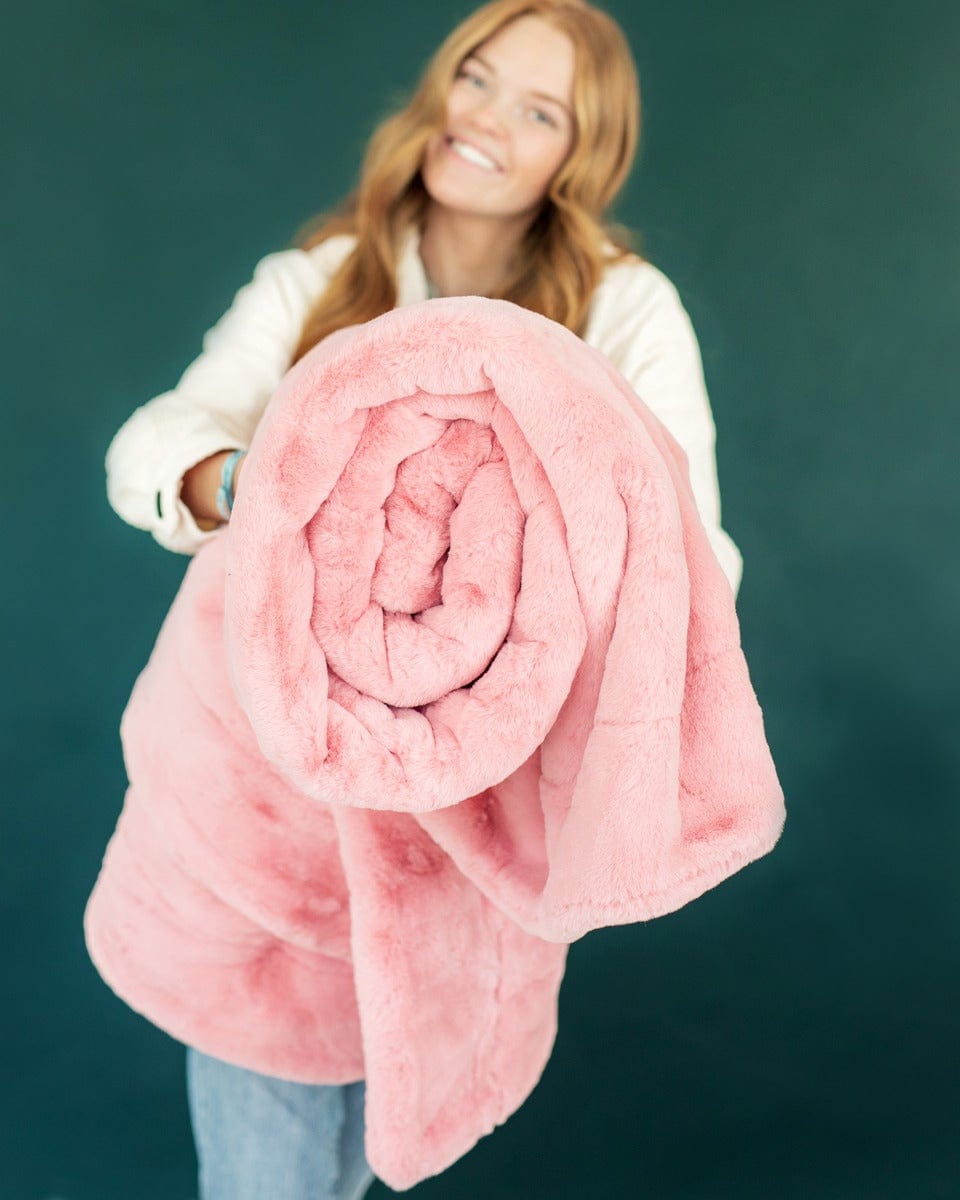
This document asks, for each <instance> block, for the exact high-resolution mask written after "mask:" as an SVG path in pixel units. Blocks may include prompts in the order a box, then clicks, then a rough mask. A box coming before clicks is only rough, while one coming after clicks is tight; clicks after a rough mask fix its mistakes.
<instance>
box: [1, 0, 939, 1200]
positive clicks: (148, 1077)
mask: <svg viewBox="0 0 960 1200" xmlns="http://www.w3.org/2000/svg"><path fill="white" fill-rule="evenodd" d="M471 7H472V5H469V4H464V3H454V4H450V3H448V2H444V3H442V4H441V3H440V2H439V0H408V2H407V3H405V4H404V5H403V6H402V7H398V6H395V5H392V4H385V3H381V4H379V5H377V4H370V5H366V6H364V7H363V8H359V7H357V6H355V5H347V6H339V5H336V6H335V5H320V4H306V3H302V2H300V0H275V2H274V3H273V4H272V5H265V4H262V3H256V4H254V3H249V2H248V0H233V2H232V3H230V4H211V3H197V2H196V0H191V2H189V3H188V2H187V0H169V2H167V3H161V2H159V0H154V2H151V3H126V2H123V3H122V2H121V0H79V2H70V3H68V2H67V0H38V2H37V3H35V4H34V5H33V6H32V7H27V6H22V5H17V6H9V7H8V10H7V11H5V13H4V22H3V25H4V36H3V42H4V43H5V44H4V45H3V47H2V49H0V55H2V63H0V112H2V113H3V119H2V121H0V162H2V164H3V172H4V183H3V186H2V187H0V231H2V233H0V237H2V245H0V283H2V287H0V313H2V322H0V329H2V337H3V346H2V356H3V364H4V384H5V387H4V399H3V414H4V428H5V438H6V446H5V451H6V452H5V453H4V454H3V459H2V462H3V466H2V470H0V515H2V520H0V538H2V553H0V571H2V573H3V586H2V589H0V595H2V618H3V619H2V626H3V640H4V657H3V662H4V682H5V686H4V688H3V690H2V705H3V708H2V714H0V716H2V719H0V747H2V781H3V796H4V800H3V806H2V814H3V815H2V872H0V887H2V903H0V913H2V922H3V925H2V940H0V944H2V946H3V948H4V959H5V961H4V963H3V973H2V978H3V988H2V1005H3V1021H4V1030H5V1034H6V1036H5V1037H4V1048H3V1052H2V1057H0V1062H2V1068H0V1069H2V1072H3V1087H2V1089H0V1106H2V1110H0V1195H2V1196H3V1197H4V1200H51V1198H53V1197H57V1198H59V1200H129V1198H132V1197H137V1200H161V1198H162V1200H189V1198H190V1197H193V1196H195V1195H196V1190H195V1178H194V1174H195V1163H194V1158H193V1144H192V1140H191V1136H190V1130H189V1125H188V1117H187V1109H186V1100H185V1093H184V1084H183V1048H182V1046H181V1045H180V1044H179V1043H177V1042H175V1041H173V1040H172V1039H170V1038H169V1037H167V1035H165V1034H163V1033H161V1032H160V1031H159V1030H157V1029H155V1028H154V1027H153V1026H152V1025H150V1024H149V1023H148V1022H147V1021H146V1020H144V1019H143V1018H142V1017H139V1016H138V1015H136V1014H135V1013H133V1012H132V1011H131V1010H129V1009H128V1008H127V1007H126V1006H125V1005H124V1004H123V1003H122V1002H120V1001H119V1000H117V999H116V997H114V995H113V993H112V992H110V991H109V989H108V988H107V987H106V985H105V984H103V982H102V981H101V980H100V978H99V976H98V975H97V974H96V972H95V970H94V969H93V967H92V965H91V963H90V962H89V960H88V958H87V956H86V952H85V948H84V945H83V940H82V930H81V916H82V911H83V906H84V904H85V902H86V898H87V896H88V894H89V892H90V890H91V888H92V886H93V883H94V880H95V878H96V874H97V871H98V869H99V865H100V859H101V855H102V853H103V849H104V847H105V845H106V842H107V840H108V838H109V836H110V833H111V832H112V829H113V826H114V823H115V821H116V817H117V815H118V813H119V810H120V805H121V803H122V799H123V792H124V788H125V782H126V777H125V774H124V768H123V762H122V757H121V747H120V740H119V720H120V715H121V712H122V710H123V707H124V705H125V703H126V700H127V697H128V696H129V693H130V689H131V687H132V685H133V682H134V679H135V677H136V675H137V674H138V672H139V671H140V670H141V669H142V667H143V665H144V664H145V663H146V660H147V657H148V655H149V652H150V650H151V648H152V646H153V642H154V639H155V637H156V634H157V631H158V629H159V626H160V623H161V621H162V619H163V617H164V615H165V613H166V610H167V608H168V607H169V605H170V602H171V601H172V599H173V596H174V594H175V592H176V590H177V587H178V585H179V582H180V579H181V578H182V575H183V572H184V569H185V567H186V564H187V561H188V560H187V559H186V558H184V557H182V556H179V555H174V554H171V553H169V552H167V551H165V550H163V549H161V548H160V547H159V546H158V545H157V544H156V543H154V542H153V540H152V539H151V538H150V537H149V535H148V534H146V533H142V532H140V531H138V530H135V529H133V528H130V527H128V526H126V525H125V524H124V523H123V522H121V521H120V519H119V518H118V517H117V516H116V515H115V514H114V513H113V512H112V511H111V510H110V509H109V507H108V505H107V502H106V496H105V491H104V476H103V455H104V453H105V451H106V447H107V444H108V442H109V440H110V438H111V436H112V435H113V433H114V432H115V430H116V429H117V428H118V427H119V426H120V424H121V423H122V422H123V421H124V420H125V419H126V417H127V416H128V415H129V414H130V413H131V412H132V411H133V409H134V408H135V407H136V406H137V405H139V404H141V403H143V402H144V401H145V400H147V399H148V398H149V397H151V396H152V395H154V394H156V393H157V392H159V391H162V390H165V389H166V388H168V387H170V386H172V385H173V383H174V382H175V381H176V379H177V378H178V377H179V374H180V372H181V371H182V370H183V368H184V367H185V366H186V364H187V363H188V362H189V361H190V360H191V359H192V358H193V357H194V356H195V355H196V354H197V353H198V351H199V348H200V338H201V335H202V333H203V331H204V330H205V329H207V328H208V327H209V326H210V325H212V324H213V322H214V321H215V320H216V318H217V317H218V316H219V315H220V314H221V312H222V311H223V310H224V309H225V308H226V307H227V305H228V304H229V302H230V301H231V299H232V297H233V294H234V293H235V291H236V290H237V289H238V288H239V287H240V286H241V285H242V284H243V283H245V282H246V281H247V279H248V278H249V277H250V275H251V274H252V269H253V266H254V263H255V262H256V261H257V260H258V259H259V258H260V257H261V256H262V255H264V254H266V253H267V252H269V251H271V250H274V249H278V248H281V247H282V246H283V245H285V244H287V243H288V242H289V240H290V238H291V237H292V236H293V234H294V232H295V230H296V229H297V228H298V227H299V226H300V224H301V223H302V222H303V221H304V220H305V219H306V218H307V217H309V216H310V215H311V214H313V213H315V212H317V211H320V210H322V209H324V208H327V207H329V206H331V205H332V204H333V203H334V202H335V201H336V200H337V199H338V198H339V197H340V196H341V195H342V194H343V193H345V192H346V190H347V189H348V187H349V185H350V184H351V183H352V181H353V179H354V176H355V172H356V170H357V168H358V166H359V161H360V156H361V154H362V151H363V147H364V145H365V143H366V140H367V138H368V137H369V135H370V133H371V131H372V129H373V128H374V126H375V124H376V123H377V122H378V121H379V119H380V118H381V117H382V116H383V115H384V114H385V112H386V110H387V107H388V105H389V104H390V103H391V102H392V101H393V100H394V99H395V98H397V97H399V96H400V95H402V94H403V93H404V92H405V91H406V90H407V89H408V88H410V87H411V86H412V84H413V82H414V80H415V79H416V77H417V75H418V73H419V71H420V69H421V68H422V66H423V65H424V64H425V62H426V59H427V56H428V54H429V53H430V52H431V50H432V49H433V47H434V46H435V45H436V43H437V42H439V40H440V38H441V37H442V36H443V35H444V34H446V32H447V31H448V30H449V29H450V28H451V27H452V26H453V25H454V24H455V23H456V22H457V21H458V20H459V19H460V17H462V16H464V15H465V14H466V13H467V12H468V11H470V8H471ZM607 7H608V11H610V12H611V13H612V14H613V15H614V16H615V17H616V18H617V19H618V20H619V21H620V22H621V24H622V25H623V27H624V29H625V30H626V32H627V34H628V36H629V38H630V41H631V44H632V45H633V47H634V52H635V54H636V58H637V61H638V64H639V67H640V72H641V81H642V87H643V98H644V104H645V121H646V125H645V132H644V142H643V146H642V150H641V154H640V157H639V159H638V163H637V166H636V167H635V170H634V173H633V176H632V179H631V181H630V183H629V185H628V187H627V188H626V190H625V192H624V193H623V195H622V200H621V202H620V203H619V205H618V207H617V210H616V212H615V214H614V215H615V216H616V217H617V218H618V219H620V220H622V221H624V222H626V223H628V224H630V225H631V226H633V227H635V228H636V229H638V230H639V231H640V232H641V233H642V234H643V235H644V239H645V245H646V249H647V253H648V255H649V256H650V257H651V258H652V259H653V261H654V262H655V263H657V265H659V266H660V267H661V268H662V269H663V270H664V271H666V273H667V274H668V275H669V276H670V277H671V278H672V279H673V280H674V282H675V283H676V284H677V286H678V288H679V289H680V293H681V296H682V298H683V300H684V302H685V304H686V306H687V308H688V310H689V312H690V314H691V317H692V318H693V322H694V326H695V328H696V330H697V332H698V335H699V338H700V343H701V349H702V352H703V359H704V367H705V373H706V379H707V385H708V389H709V392H710V396H711V400H712V404H713V408H714V415H715V418H716V422H717V427H718V431H719V434H718V462H719V473H720V482H721V490H722V495H723V516H724V524H725V526H726V528H727V529H728V530H729V531H730V533H731V535H732V536H733V538H734V540H735V541H736V542H737V544H738V545H739V547H740V548H741V550H742V552H743V555H744V559H745V571H744V581H743V586H742V589H741V592H740V597H739V601H738V611H739V614H740V621H741V627H742V636H743V645H744V650H745V652H746V655H747V659H748V662H749V664H750V669H751V677H752V679H753V682H754V686H755V688H756V691H757V695H758V698H759V700H760V703H761V706H762V708H763V711H764V719H765V723H766V730H767V734H768V738H769V741H770V745H771V748H772V750H773V754H774V758H775V760H776V762H777V765H778V770H779V773H780V777H781V782H782V784H783V787H784V790H785V793H786V797H787V804H788V811H789V818H788V823H787V827H786V830H785V832H784V835H783V838H782V839H781V842H780V844H779V845H778V847H777V848H776V850H775V851H774V852H773V853H772V854H771V855H769V856H768V857H767V858H765V859H763V860H761V861H759V862H757V863H755V864H753V865H751V866H749V867H748V868H746V869H745V870H743V871H742V872H740V873H739V874H737V875H735V876H734V877H733V878H732V879H730V880H728V881H727V882H725V883H724V884H722V885H721V886H720V887H718V888H716V889H714V890H713V891H711V892H709V893H707V894H706V895H705V896H704V897H702V898H701V899H700V900H698V901H697V902H696V903H694V904H691V905H689V906H688V907H687V908H685V909H682V910H680V911H679V912H677V913H674V914H671V915H670V916H667V917H664V918H661V919H660V920H657V921H654V922H651V923H649V924H640V925H634V926H630V927H621V928H617V929H610V930H601V931H598V932H597V933H594V934H591V935H590V936H589V937H587V938H586V939H584V940H583V941H581V942H578V943H576V944H575V945H574V946H573V947H572V948H571V952H570V957H569V965H568V970H567V976H566V979H565V981H564V988H563V992H562V995H561V1012H560V1034H559V1038H558V1041H557V1044H556V1047H555V1050H554V1054H553V1057H552V1059H551V1061H550V1063H549V1065H548V1067H547V1069H546V1071H545V1073H544V1076H543V1078H542V1080H541V1082H540V1084H539V1086H538V1088H537V1089H536V1090H535V1092H534V1093H533V1094H532V1096H531V1097H530V1098H529V1100H528V1101H527V1102H526V1104H525V1105H524V1106H523V1107H522V1108H521V1109H520V1110H519V1111H518V1112H517V1113H516V1114H515V1115H514V1116H513V1117H511V1118H510V1120H509V1121H508V1122H507V1123H506V1124H505V1125H504V1126H502V1127H501V1128H499V1129H497V1130H496V1132H495V1133H494V1134H493V1135H492V1136H491V1137H488V1138H485V1139H484V1140H483V1141H482V1142H480V1143H479V1144H478V1145H477V1146H476V1148H475V1149H474V1150H473V1151H471V1152H470V1153H469V1154H468V1155H467V1156H465V1157H464V1158H463V1159H461V1160H460V1161H459V1162H458V1163H456V1164H455V1165H454V1166H453V1167H451V1168H450V1170H449V1171H447V1172H446V1173H444V1175H443V1176H441V1177H439V1178H435V1179H432V1180H429V1181H427V1182H425V1183H424V1184H422V1185H420V1187H419V1188H418V1189H416V1190H417V1193H418V1194H421V1193H422V1194H423V1196H425V1197H427V1196H435V1197H438V1198H440V1197H443V1198H444V1200H458V1198H460V1197H463V1198H465V1200H466V1198H469V1200H477V1198H479V1197H485V1196H494V1195H497V1196H500V1197H503V1198H505V1200H506V1198H513V1197H516V1198H520V1197H523V1198H524V1200H533V1198H534V1197H567V1196H569V1197H584V1196H587V1197H591V1198H597V1200H602V1198H606V1197H621V1196H631V1197H634V1196H635V1197H656V1198H657V1200H728V1198H729V1200H734V1198H736V1200H793V1198H798V1200H799V1198H803V1200H808V1198H809V1197H816V1198H817V1200H841V1198H842V1200H880V1198H885V1197H890V1198H894V1197H895V1198H897V1200H914V1198H921V1197H923V1198H926V1197H955V1196H960V1136H958V1133H960V1131H958V1117H957V1114H958V1113H960V1083H958V1069H960V1037H958V1016H957V1014H958V1010H960V946H958V940H960V939H958V929H960V903H958V872H957V857H958V851H960V816H958V814H960V802H958V791H960V789H958V784H960V763H958V757H960V755H958V742H957V736H956V734H957V728H958V721H957V719H958V711H957V709H958V705H957V682H956V673H957V663H958V661H960V655H958V649H960V647H958V637H957V624H956V614H957V608H958V604H957V600H958V583H960V558H958V554H957V533H958V523H957V515H956V514H957V499H958V495H957V486H956V478H957V466H956V464H957V462H958V451H960V445H958V441H960V438H958V421H957V416H956V413H957V399H958V392H957V375H956V371H955V369H954V367H955V355H956V350H955V347H956V346H957V344H958V336H957V328H958V313H960V233H958V213H960V155H958V153H957V149H958V137H957V129H958V118H960V72H958V70H957V64H958V62H960V6H958V5H957V4H956V3H953V2H950V3H946V2H944V3H937V2H934V0H915V2H914V3H912V4H911V5H909V6H908V5H907V4H905V3H894V4H890V5H886V6H882V5H878V4H876V3H871V4H866V3H861V2H858V0H830V2H826V0H811V2H808V3H805V4H803V5H794V4H788V3H783V2H780V0H774V2H772V3H771V2H770V0H731V2H727V3H722V4H706V3H695V2H693V0H647V2H646V3H644V4H642V5H636V6H633V5H628V4H627V3H626V2H620V3H617V4H611V5H609V6H607ZM388 1194H389V1189H387V1188H386V1187H385V1186H383V1185H382V1184H380V1183H377V1184H375V1185H374V1188H372V1189H371V1191H370V1193H368V1195H369V1196H370V1197H371V1198H374V1200H375V1198H376V1197H382V1196H386V1195H388ZM277 1200H281V1198H277Z"/></svg>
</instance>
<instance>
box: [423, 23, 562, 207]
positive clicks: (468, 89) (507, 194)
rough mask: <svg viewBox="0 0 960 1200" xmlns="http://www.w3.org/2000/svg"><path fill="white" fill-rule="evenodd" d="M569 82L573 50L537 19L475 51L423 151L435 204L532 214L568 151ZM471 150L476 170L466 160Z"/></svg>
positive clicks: (509, 27)
mask: <svg viewBox="0 0 960 1200" xmlns="http://www.w3.org/2000/svg"><path fill="white" fill-rule="evenodd" d="M573 79H574V47H573V42H572V41H571V40H570V38H569V37H568V36H567V35H566V34H565V33H561V32H560V31H559V30H557V29H554V28H553V27H552V26H550V25H548V24H547V23H546V21H543V20H542V19H541V18H539V17H536V16H532V15H528V16H523V17H519V18H517V19H516V20H514V21H512V22H511V23H510V24H509V25H506V26H504V27H503V28H502V29H500V30H499V31H498V32H497V33H496V34H495V35H494V36H493V37H491V38H489V39H488V40H487V41H486V42H483V43H482V44H481V45H480V46H478V47H477V49H476V50H475V51H474V53H473V54H471V55H469V56H468V57H467V58H466V59H464V61H463V63H462V64H461V66H460V69H459V71H458V72H457V76H456V78H455V79H454V81H453V84H452V86H451V88H450V93H449V96H448V98H447V124H446V128H445V129H444V130H443V131H442V132H441V133H440V134H437V135H436V136H435V137H433V138H431V140H430V142H429V143H428V145H427V150H426V154H425V156H424V163H423V168H422V175H423V182H424V185H425V186H426V189H427V191H428V192H429V193H430V195H431V197H432V198H433V199H434V201H436V202H437V203H439V204H443V205H445V206H446V207H448V208H452V209H456V210H458V211H460V212H469V213H472V214H476V215H481V214H482V215H485V216H501V217H512V216H517V215H520V214H527V213H536V211H537V210H538V209H539V207H540V204H541V202H542V200H543V197H544V195H545V193H546V191H547V188H548V187H549V185H550V181H551V179H552V178H553V176H554V175H555V174H556V172H557V170H558V169H559V168H560V167H561V166H562V165H563V162H564V160H565V159H566V157H567V154H568V153H569V151H570V149H571V147H572V146H573V139H574V132H575V127H574V116H573ZM457 143H466V144H467V146H466V148H464V146H462V145H461V146H460V147H459V149H458V146H457ZM471 146H472V147H473V156H474V158H476V159H477V161H475V162H472V161H469V159H468V158H466V157H464V155H470V154H471V150H470V148H469V147H471ZM478 151H479V156H478V155H477V152H478Z"/></svg>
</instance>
